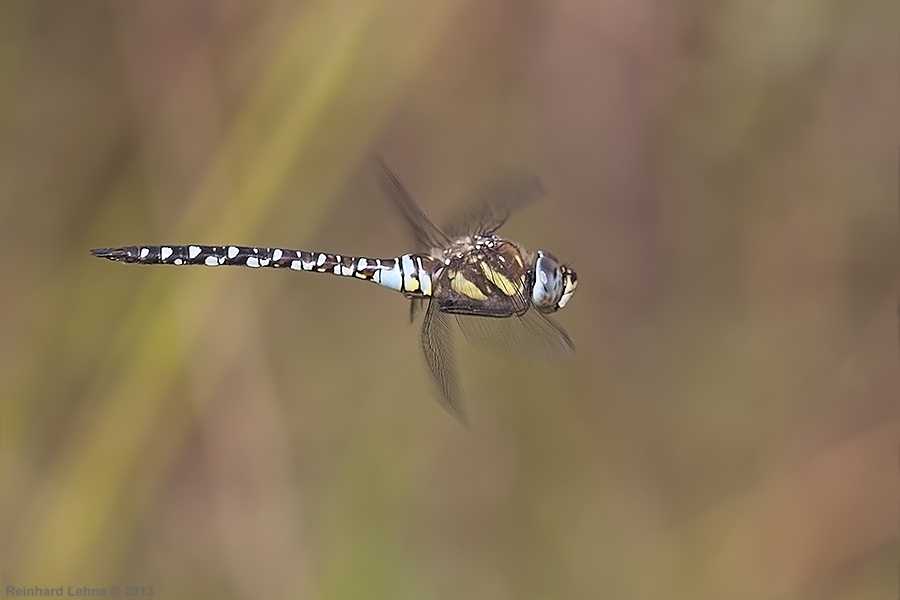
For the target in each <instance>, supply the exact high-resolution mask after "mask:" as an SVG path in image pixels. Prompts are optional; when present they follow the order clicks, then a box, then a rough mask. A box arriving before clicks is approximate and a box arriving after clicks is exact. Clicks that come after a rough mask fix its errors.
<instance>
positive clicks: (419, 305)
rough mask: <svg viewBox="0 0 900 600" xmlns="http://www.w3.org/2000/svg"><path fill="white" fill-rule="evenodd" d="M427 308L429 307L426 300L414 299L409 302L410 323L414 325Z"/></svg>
mask: <svg viewBox="0 0 900 600" xmlns="http://www.w3.org/2000/svg"><path fill="white" fill-rule="evenodd" d="M426 306H428V301H427V300H425V299H424V298H412V299H411V300H410V301H409V322H410V323H414V322H415V320H416V317H418V316H419V315H421V314H422V311H423V310H425V307H426Z"/></svg>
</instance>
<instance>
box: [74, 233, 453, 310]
mask: <svg viewBox="0 0 900 600" xmlns="http://www.w3.org/2000/svg"><path fill="white" fill-rule="evenodd" d="M91 254H93V255H94V256H97V257H99V258H107V259H109V260H112V261H116V262H125V263H137V264H144V265H204V266H207V267H217V266H238V267H250V268H263V267H269V268H276V269H291V270H294V271H310V272H315V273H330V274H332V275H338V276H340V277H355V278H357V279H362V280H365V281H372V282H374V283H377V284H379V285H382V286H384V287H386V288H390V289H392V290H396V291H398V292H401V293H403V294H404V295H406V296H409V297H427V296H431V295H432V291H433V288H432V283H431V282H432V274H433V273H434V269H435V267H436V261H435V259H434V258H432V257H430V256H423V255H419V254H404V255H403V256H399V257H397V258H366V257H360V256H342V255H340V254H330V253H328V252H306V251H303V250H284V249H282V248H256V247H250V246H199V245H190V246H124V247H121V248H95V249H93V250H91Z"/></svg>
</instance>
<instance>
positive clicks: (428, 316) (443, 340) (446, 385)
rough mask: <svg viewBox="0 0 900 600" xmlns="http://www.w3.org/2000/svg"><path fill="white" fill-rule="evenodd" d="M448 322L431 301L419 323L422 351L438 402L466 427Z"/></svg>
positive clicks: (448, 318)
mask: <svg viewBox="0 0 900 600" xmlns="http://www.w3.org/2000/svg"><path fill="white" fill-rule="evenodd" d="M450 323H451V321H450V317H449V316H448V315H447V314H445V313H443V312H441V311H440V310H438V305H437V303H436V302H434V301H430V302H429V303H428V308H427V309H426V311H425V319H424V321H423V323H422V352H423V354H424V355H425V363H426V364H427V365H428V371H429V373H430V374H431V380H432V382H433V383H434V386H435V388H436V391H437V397H438V401H439V402H440V403H441V405H442V406H443V407H444V408H445V409H446V410H447V412H449V413H450V414H451V415H453V416H454V417H455V418H456V419H457V420H458V421H459V422H460V423H462V424H463V426H465V427H468V426H469V423H468V420H467V419H466V414H465V411H464V410H463V404H462V396H461V395H460V391H459V384H458V378H457V375H456V357H455V356H454V354H453V331H452V330H451V329H450Z"/></svg>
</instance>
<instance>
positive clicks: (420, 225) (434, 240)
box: [372, 156, 450, 250]
mask: <svg viewBox="0 0 900 600" xmlns="http://www.w3.org/2000/svg"><path fill="white" fill-rule="evenodd" d="M372 166H373V167H374V168H375V171H376V173H377V174H378V181H379V182H380V183H381V187H382V189H384V192H385V194H387V196H388V198H390V200H391V205H392V206H393V207H394V209H395V210H396V211H397V212H399V213H400V215H401V216H402V217H403V221H404V222H405V223H406V226H407V228H408V229H409V232H410V233H411V234H412V236H413V239H415V241H416V244H418V246H419V247H418V248H417V250H430V249H431V248H446V247H447V246H449V245H450V240H449V239H448V238H447V236H446V235H444V234H443V233H442V232H441V230H440V229H438V228H437V227H436V226H435V224H434V223H432V222H431V220H430V219H429V218H428V217H427V216H426V215H425V213H423V212H422V209H421V208H419V207H418V205H417V204H416V203H415V202H414V201H413V199H412V196H410V195H409V192H407V191H406V187H404V185H403V183H402V182H401V181H400V178H399V177H397V175H396V174H395V173H394V172H393V171H391V169H390V167H388V166H387V165H386V164H385V162H384V161H383V160H382V159H381V157H380V156H373V157H372Z"/></svg>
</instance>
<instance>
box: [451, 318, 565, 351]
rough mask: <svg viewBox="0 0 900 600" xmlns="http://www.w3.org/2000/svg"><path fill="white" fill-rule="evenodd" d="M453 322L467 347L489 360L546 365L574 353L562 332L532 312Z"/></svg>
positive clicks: (546, 319)
mask: <svg viewBox="0 0 900 600" xmlns="http://www.w3.org/2000/svg"><path fill="white" fill-rule="evenodd" d="M456 320H457V322H458V323H459V328H460V329H461V330H462V332H463V335H465V336H466V339H467V340H468V341H469V343H470V344H472V345H473V346H474V347H475V348H477V349H478V350H480V351H481V352H484V353H485V354H489V355H491V356H498V357H505V358H514V359H516V360H523V361H526V362H546V361H548V360H552V361H555V360H560V359H563V358H565V357H567V356H570V355H571V354H572V353H573V352H575V344H573V343H572V340H571V338H569V335H568V334H567V333H566V331H565V329H563V328H562V327H561V326H560V325H559V323H557V322H556V321H554V320H553V319H551V318H550V317H548V316H547V315H545V314H542V313H540V312H538V311H537V310H534V309H530V310H528V311H527V312H526V313H524V314H522V315H521V316H515V317H508V318H491V317H477V316H471V315H456Z"/></svg>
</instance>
